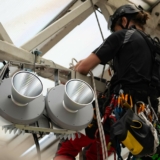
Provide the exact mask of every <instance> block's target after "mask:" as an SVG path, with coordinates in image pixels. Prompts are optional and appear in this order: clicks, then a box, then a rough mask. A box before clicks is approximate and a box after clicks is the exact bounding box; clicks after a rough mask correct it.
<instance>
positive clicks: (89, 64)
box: [75, 53, 101, 75]
mask: <svg viewBox="0 0 160 160" xmlns="http://www.w3.org/2000/svg"><path fill="white" fill-rule="evenodd" d="M100 62H101V61H100V59H99V58H98V57H97V55H96V54H94V53H92V54H90V55H89V56H88V57H87V58H86V59H83V60H81V61H79V62H78V64H77V65H76V66H75V71H77V72H79V73H81V74H84V75H87V74H88V72H89V71H90V70H92V69H93V68H94V67H96V66H97V65H98V64H99V63H100Z"/></svg>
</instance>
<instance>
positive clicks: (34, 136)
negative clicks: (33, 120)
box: [32, 133, 41, 160]
mask: <svg viewBox="0 0 160 160" xmlns="http://www.w3.org/2000/svg"><path fill="white" fill-rule="evenodd" d="M32 135H33V139H34V142H35V145H36V149H37V155H38V160H41V151H40V146H39V141H38V137H37V134H35V133H32Z"/></svg>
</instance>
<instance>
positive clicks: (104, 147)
mask: <svg viewBox="0 0 160 160" xmlns="http://www.w3.org/2000/svg"><path fill="white" fill-rule="evenodd" d="M73 61H76V62H78V61H77V60H76V59H74V58H73V59H72V63H70V65H71V66H72V69H74V64H73ZM89 74H90V75H91V78H92V83H93V91H94V93H95V95H96V85H95V81H94V76H93V73H92V72H91V71H90V72H89ZM95 108H96V116H97V123H98V129H99V136H100V142H101V146H102V156H103V160H108V151H107V145H106V139H105V135H104V130H103V126H102V123H101V117H100V111H99V105H98V100H97V96H95Z"/></svg>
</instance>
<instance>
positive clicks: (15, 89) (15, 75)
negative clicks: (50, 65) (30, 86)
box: [11, 71, 43, 99]
mask: <svg viewBox="0 0 160 160" xmlns="http://www.w3.org/2000/svg"><path fill="white" fill-rule="evenodd" d="M19 73H29V74H32V75H33V76H35V77H36V78H38V80H39V81H40V83H41V85H42V91H41V93H40V94H39V95H38V96H35V97H29V96H25V95H22V94H20V93H19V92H18V91H17V90H16V88H15V87H14V85H13V79H14V77H15V76H16V75H17V74H19ZM11 84H12V87H13V88H14V90H15V91H16V92H17V93H18V94H19V95H21V96H23V97H25V98H32V99H34V98H35V99H36V98H38V97H39V96H40V95H42V92H43V83H42V81H41V80H40V78H39V77H38V76H37V75H36V74H34V73H32V72H29V71H18V72H16V73H15V74H14V75H13V76H12V78H11Z"/></svg>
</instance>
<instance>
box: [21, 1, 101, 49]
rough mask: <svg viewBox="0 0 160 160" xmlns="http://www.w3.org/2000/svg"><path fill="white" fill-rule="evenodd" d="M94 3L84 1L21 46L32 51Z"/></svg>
mask: <svg viewBox="0 0 160 160" xmlns="http://www.w3.org/2000/svg"><path fill="white" fill-rule="evenodd" d="M98 1H99V0H93V3H94V4H96V3H97V2H98ZM91 7H92V4H91V3H90V0H86V1H85V2H82V3H81V5H80V6H78V7H77V8H75V9H73V10H72V11H71V12H69V13H68V14H66V15H65V16H63V17H62V18H60V19H59V20H57V21H56V22H55V23H54V24H52V25H51V26H49V27H48V28H46V29H45V30H43V31H42V32H40V33H39V34H37V35H36V36H35V37H34V38H32V39H31V40H29V41H28V42H27V43H25V44H23V45H22V46H21V47H22V48H23V49H25V50H27V51H32V50H34V49H36V47H38V46H39V45H40V44H42V43H43V42H44V41H46V40H47V39H48V38H50V37H51V36H52V35H54V34H55V33H56V32H58V31H59V30H61V29H62V28H64V27H65V26H66V25H67V24H69V23H71V22H72V21H73V20H75V19H76V18H77V17H78V16H79V15H81V14H82V13H83V12H85V11H86V10H88V9H90V8H91Z"/></svg>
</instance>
